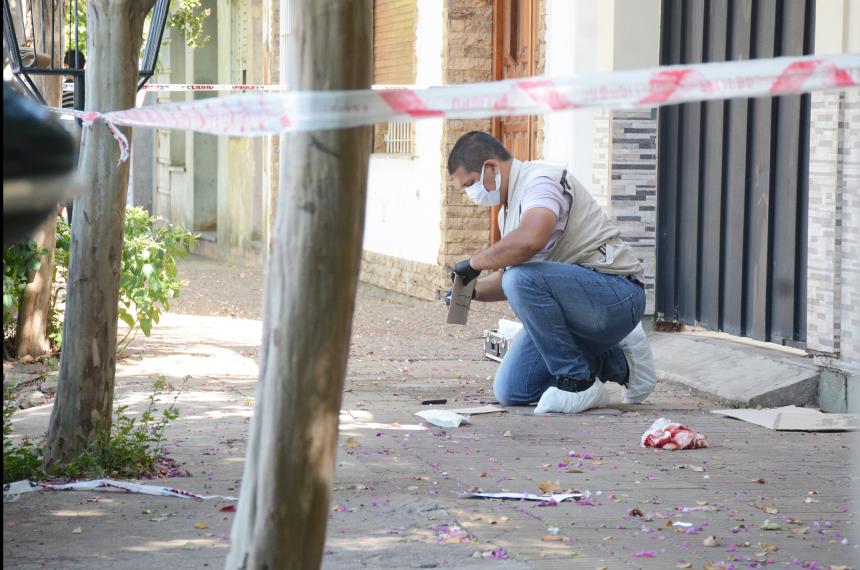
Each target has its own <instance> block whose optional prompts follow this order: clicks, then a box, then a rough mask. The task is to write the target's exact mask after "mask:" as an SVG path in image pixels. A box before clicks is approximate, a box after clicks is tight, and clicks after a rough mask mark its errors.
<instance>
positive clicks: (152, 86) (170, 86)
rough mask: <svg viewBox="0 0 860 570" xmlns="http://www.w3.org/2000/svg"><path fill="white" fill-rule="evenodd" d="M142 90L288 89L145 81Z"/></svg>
mask: <svg viewBox="0 0 860 570" xmlns="http://www.w3.org/2000/svg"><path fill="white" fill-rule="evenodd" d="M143 90H144V91H169V92H176V91H180V92H181V91H195V92H198V91H203V92H207V91H210V92H211V91H218V92H223V91H271V92H282V91H288V87H287V86H286V85H242V84H235V85H234V84H230V83H147V84H145V85H144V86H143Z"/></svg>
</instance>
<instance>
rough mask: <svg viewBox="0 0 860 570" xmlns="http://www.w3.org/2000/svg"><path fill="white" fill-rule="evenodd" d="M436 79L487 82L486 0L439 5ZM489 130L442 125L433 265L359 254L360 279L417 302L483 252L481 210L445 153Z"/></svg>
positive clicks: (485, 123)
mask: <svg viewBox="0 0 860 570" xmlns="http://www.w3.org/2000/svg"><path fill="white" fill-rule="evenodd" d="M443 10H444V14H443V21H444V22H445V28H444V30H443V33H444V39H443V44H442V45H443V54H442V66H443V71H442V74H443V75H442V77H443V80H444V82H445V83H447V84H456V83H474V82H479V81H490V80H492V77H493V2H492V0H446V2H445V3H444V8H443ZM473 130H481V131H489V130H490V120H489V119H486V120H475V121H459V120H458V121H445V124H444V127H443V131H442V139H441V140H440V144H441V147H442V149H441V150H442V160H441V163H440V164H439V168H440V169H442V172H443V182H442V202H441V204H440V208H441V222H440V228H439V230H440V231H441V232H442V240H441V242H442V243H441V246H440V248H439V256H438V262H437V265H430V264H426V263H418V262H414V261H409V260H406V259H402V258H397V257H392V256H387V255H382V254H379V253H375V252H368V251H365V252H364V255H363V258H362V274H361V279H362V281H364V282H366V283H370V284H372V285H377V286H380V287H384V288H386V289H392V290H394V291H398V292H400V293H405V294H408V295H413V296H415V297H419V298H423V299H437V298H438V295H439V293H440V292H443V291H446V290H447V289H448V287H449V286H450V284H449V280H448V277H447V275H448V271H449V270H450V267H451V266H452V265H453V264H454V263H456V262H457V261H460V260H461V259H464V258H466V257H469V256H471V255H473V254H474V253H476V252H477V251H480V250H481V249H483V248H485V247H486V246H487V245H488V244H489V238H490V217H489V211H488V210H487V209H486V208H481V207H479V206H476V205H474V204H473V203H472V202H471V201H470V200H469V198H468V197H467V196H466V193H465V192H463V190H461V189H458V188H456V187H455V186H454V184H453V182H452V181H451V180H450V177H449V176H448V170H447V162H448V154H449V153H450V151H451V148H453V146H454V143H456V142H457V139H458V138H460V136H461V135H463V134H465V133H467V132H468V131H473Z"/></svg>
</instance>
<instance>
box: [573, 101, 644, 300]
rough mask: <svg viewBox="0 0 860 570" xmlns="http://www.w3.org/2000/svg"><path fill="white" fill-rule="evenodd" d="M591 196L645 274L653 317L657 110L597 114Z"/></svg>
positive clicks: (594, 127) (594, 119) (595, 116)
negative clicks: (630, 249) (634, 252)
mask: <svg viewBox="0 0 860 570" xmlns="http://www.w3.org/2000/svg"><path fill="white" fill-rule="evenodd" d="M593 129H594V134H593V139H592V141H593V147H592V153H593V154H592V156H593V163H592V173H593V174H592V181H591V188H590V190H591V194H592V196H594V199H595V200H597V203H598V204H600V205H601V206H602V207H603V209H604V210H606V212H607V214H609V217H610V218H611V219H612V220H613V221H614V222H615V223H616V224H617V225H618V227H619V229H621V236H622V237H623V238H624V239H625V240H626V241H627V243H629V244H630V245H631V246H632V247H633V249H634V251H636V253H637V255H638V256H639V259H640V260H641V261H642V265H643V266H644V268H645V292H646V306H645V314H646V315H653V314H654V276H655V275H656V269H657V267H656V259H657V249H656V239H657V110H656V109H650V110H645V111H614V112H613V111H607V110H603V109H601V110H596V111H595V112H594V114H593Z"/></svg>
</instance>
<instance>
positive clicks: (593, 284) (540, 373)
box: [493, 261, 645, 406]
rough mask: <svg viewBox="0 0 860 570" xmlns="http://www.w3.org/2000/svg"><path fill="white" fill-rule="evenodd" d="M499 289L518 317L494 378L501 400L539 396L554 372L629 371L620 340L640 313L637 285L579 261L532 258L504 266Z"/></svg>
mask: <svg viewBox="0 0 860 570" xmlns="http://www.w3.org/2000/svg"><path fill="white" fill-rule="evenodd" d="M502 289H504V291H505V295H506V296H507V298H508V301H509V302H510V304H511V307H512V308H513V310H514V313H516V315H517V317H518V318H519V319H520V321H522V323H523V329H522V330H521V331H520V332H519V333H517V335H516V336H515V337H514V338H513V340H512V342H511V345H510V346H509V347H508V351H507V353H506V354H505V358H504V359H503V360H502V364H501V366H499V370H498V372H497V373H496V379H495V382H494V383H493V391H494V392H495V395H496V398H497V399H498V400H499V402H500V403H501V404H502V405H505V406H517V405H528V404H530V403H531V402H536V401H537V400H539V399H540V396H541V394H543V393H544V391H545V390H546V389H547V388H548V387H549V386H550V381H551V380H552V378H553V377H554V376H567V377H571V378H577V379H588V378H599V379H600V380H601V381H603V382H606V381H611V382H623V381H624V379H625V378H626V377H627V370H628V368H627V360H626V358H625V356H624V353H623V352H622V351H621V348H620V347H619V346H618V343H619V342H620V341H621V340H622V339H623V338H624V337H625V336H627V335H628V334H629V333H630V331H632V330H633V328H634V327H635V326H636V325H637V323H639V321H640V320H641V319H642V314H643V313H644V312H645V292H644V291H643V290H642V288H641V287H640V286H639V285H637V284H636V283H634V282H633V281H631V280H630V279H629V278H627V277H626V276H623V275H607V274H604V273H598V272H596V271H592V270H590V269H586V268H585V267H582V266H581V265H570V264H567V263H555V262H551V261H536V262H529V263H524V264H522V265H516V266H514V267H511V268H510V269H508V270H507V271H505V273H504V275H503V276H502Z"/></svg>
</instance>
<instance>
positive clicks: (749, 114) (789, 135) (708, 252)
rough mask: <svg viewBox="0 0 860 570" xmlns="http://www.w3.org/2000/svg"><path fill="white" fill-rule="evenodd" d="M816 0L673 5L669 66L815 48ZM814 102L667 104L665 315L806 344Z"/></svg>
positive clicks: (661, 303)
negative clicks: (809, 195)
mask: <svg viewBox="0 0 860 570" xmlns="http://www.w3.org/2000/svg"><path fill="white" fill-rule="evenodd" d="M814 10H815V2H814V0H663V5H662V31H661V46H660V60H661V63H662V64H663V65H672V64H685V63H698V62H712V61H725V60H744V59H754V58H766V57H774V56H780V55H801V54H808V53H811V52H812V46H813V43H812V42H813V30H814ZM809 113H810V109H809V96H808V95H804V96H791V97H761V98H756V99H735V100H732V101H714V102H708V103H694V104H684V105H676V106H671V107H664V108H662V109H661V110H660V115H659V136H658V152H659V154H658V160H659V166H658V169H659V172H658V190H657V200H658V207H657V210H658V212H657V214H658V216H657V289H656V294H657V297H656V303H657V313H658V319H662V320H665V321H674V322H681V323H685V324H690V325H699V326H703V327H705V328H709V329H716V330H722V331H725V332H728V333H731V334H735V335H741V336H748V337H752V338H755V339H759V340H767V341H772V342H777V343H783V344H792V345H797V344H802V343H804V342H805V340H806V234H807V228H806V226H807V224H806V212H807V196H808V167H809Z"/></svg>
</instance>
